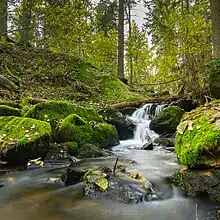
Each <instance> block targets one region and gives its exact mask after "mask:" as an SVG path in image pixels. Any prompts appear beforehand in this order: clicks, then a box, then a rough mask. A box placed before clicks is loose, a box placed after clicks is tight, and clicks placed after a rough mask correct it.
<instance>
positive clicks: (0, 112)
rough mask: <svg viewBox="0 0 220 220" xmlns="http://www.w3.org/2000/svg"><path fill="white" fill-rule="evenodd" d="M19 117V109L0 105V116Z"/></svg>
mask: <svg viewBox="0 0 220 220" xmlns="http://www.w3.org/2000/svg"><path fill="white" fill-rule="evenodd" d="M12 115H14V116H20V109H17V108H13V107H10V106H7V105H0V116H12Z"/></svg>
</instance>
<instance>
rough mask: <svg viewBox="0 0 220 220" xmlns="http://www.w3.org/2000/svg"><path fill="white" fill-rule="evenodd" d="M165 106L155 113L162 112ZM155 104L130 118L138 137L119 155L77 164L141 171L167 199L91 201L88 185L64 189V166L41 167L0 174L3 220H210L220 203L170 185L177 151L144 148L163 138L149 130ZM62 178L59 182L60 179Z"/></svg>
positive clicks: (125, 144)
mask: <svg viewBox="0 0 220 220" xmlns="http://www.w3.org/2000/svg"><path fill="white" fill-rule="evenodd" d="M163 107H164V106H162V105H159V106H157V108H156V109H155V110H154V111H153V114H158V113H159V111H160V110H162V109H163ZM151 108H152V106H151V105H150V104H147V105H145V106H143V107H142V108H141V109H138V110H137V111H136V112H134V113H133V115H132V116H131V117H130V119H131V120H133V121H134V123H135V124H136V125H137V127H136V131H135V132H134V138H133V139H131V140H124V141H121V142H120V145H118V146H116V147H114V148H113V152H114V154H115V156H111V157H106V158H101V157H100V158H87V159H83V160H81V161H79V162H76V163H74V166H76V167H77V168H79V169H84V168H88V167H89V168H92V167H98V166H100V165H107V166H110V167H113V166H114V163H115V160H116V158H117V157H119V163H123V164H126V166H127V169H128V170H129V172H133V173H136V172H138V171H140V172H141V174H142V176H144V177H145V178H147V179H149V180H150V181H151V182H152V184H153V186H154V188H155V189H156V190H157V192H158V193H159V194H160V196H161V198H162V200H158V201H151V202H141V203H138V204H132V205H126V204H121V203H116V202H113V201H106V200H91V199H89V198H87V197H86V196H84V194H83V184H82V183H79V184H76V185H73V186H68V187H64V186H63V185H62V184H61V183H60V182H59V181H58V179H59V177H60V175H61V174H62V173H63V171H64V168H63V167H61V168H40V169H30V170H25V171H14V172H9V173H6V174H4V175H1V176H0V182H4V187H1V188H0V219H2V220H29V219H31V220H39V219H40V220H50V219H51V220H52V219H53V220H62V219H64V220H68V219H79V220H80V219H83V220H87V219H89V220H91V219H94V220H99V219H100V220H101V219H103V220H108V219H109V220H110V219H111V220H112V219H120V220H130V219H132V220H134V219H135V220H142V219H143V220H144V219H147V220H166V219H167V220H168V219H169V220H203V219H204V220H206V219H207V220H208V219H210V220H211V219H213V218H212V217H211V212H212V210H214V209H216V207H217V204H214V203H212V202H211V201H209V200H207V199H205V198H202V197H201V198H187V197H185V196H184V194H183V192H182V191H181V190H180V189H179V188H177V187H175V186H174V185H172V184H170V183H169V181H168V177H169V176H171V175H172V174H173V173H174V172H175V171H176V170H178V169H179V167H180V166H179V164H178V162H177V159H176V156H175V153H173V152H170V151H167V150H166V149H164V148H162V147H158V148H156V149H154V150H152V151H144V150H140V148H141V147H142V146H143V144H144V143H147V142H148V141H150V140H152V139H155V138H157V137H158V135H157V134H156V133H154V132H153V131H151V130H150V129H149V123H150V116H151V111H152V109H151ZM55 180H57V181H55Z"/></svg>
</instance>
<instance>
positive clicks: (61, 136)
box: [55, 114, 118, 147]
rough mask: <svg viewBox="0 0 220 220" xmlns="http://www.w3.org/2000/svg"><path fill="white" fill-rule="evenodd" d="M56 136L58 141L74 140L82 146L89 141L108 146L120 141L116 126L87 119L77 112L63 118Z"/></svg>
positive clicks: (99, 145) (100, 145)
mask: <svg viewBox="0 0 220 220" xmlns="http://www.w3.org/2000/svg"><path fill="white" fill-rule="evenodd" d="M55 138H56V140H57V142H66V141H74V142H76V143H78V144H79V146H80V147H82V146H83V145H84V144H87V143H90V144H94V145H97V146H98V147H108V146H113V145H115V144H116V143H117V142H118V134H117V131H116V129H115V127H113V126H112V125H109V124H107V123H104V122H97V121H87V120H86V119H85V118H82V117H80V116H79V115H77V114H71V115H69V116H68V117H66V118H65V119H64V120H63V122H62V123H61V125H60V126H59V129H58V132H57V134H56V137H55Z"/></svg>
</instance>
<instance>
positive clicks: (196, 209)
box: [196, 203, 199, 220]
mask: <svg viewBox="0 0 220 220" xmlns="http://www.w3.org/2000/svg"><path fill="white" fill-rule="evenodd" d="M196 220H199V219H198V205H197V203H196Z"/></svg>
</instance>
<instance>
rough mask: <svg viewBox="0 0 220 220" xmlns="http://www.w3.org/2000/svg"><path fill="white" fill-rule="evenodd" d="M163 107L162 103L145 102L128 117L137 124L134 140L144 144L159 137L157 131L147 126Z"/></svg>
mask: <svg viewBox="0 0 220 220" xmlns="http://www.w3.org/2000/svg"><path fill="white" fill-rule="evenodd" d="M164 107H165V105H164V104H152V103H150V104H145V105H144V106H143V107H141V108H139V109H137V110H136V111H135V112H134V113H133V114H132V116H131V117H129V118H130V119H131V120H132V121H133V122H134V123H135V124H136V126H137V127H136V130H135V132H134V140H135V141H139V142H142V143H143V144H144V143H146V142H148V141H150V140H154V139H156V138H157V137H159V135H158V134H157V133H155V132H154V131H152V130H150V128H149V126H150V122H151V118H152V117H154V116H155V115H157V114H159V112H160V111H161V110H162V109H163V108H164Z"/></svg>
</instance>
